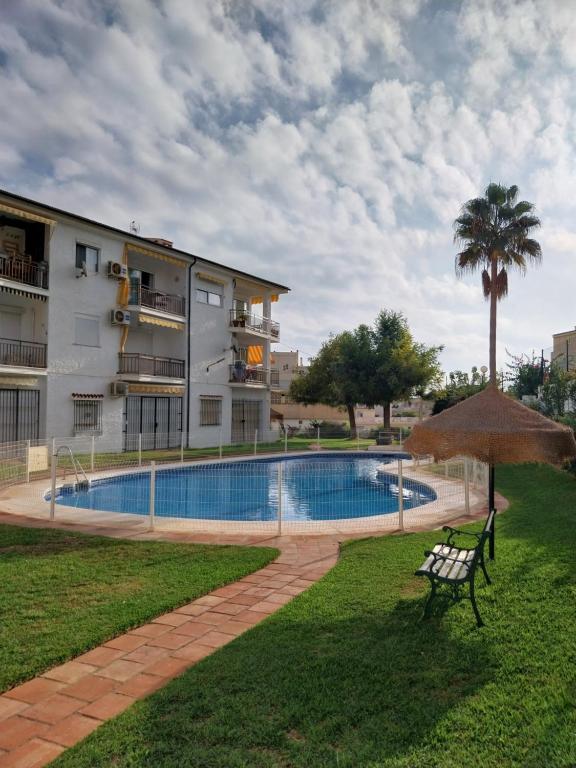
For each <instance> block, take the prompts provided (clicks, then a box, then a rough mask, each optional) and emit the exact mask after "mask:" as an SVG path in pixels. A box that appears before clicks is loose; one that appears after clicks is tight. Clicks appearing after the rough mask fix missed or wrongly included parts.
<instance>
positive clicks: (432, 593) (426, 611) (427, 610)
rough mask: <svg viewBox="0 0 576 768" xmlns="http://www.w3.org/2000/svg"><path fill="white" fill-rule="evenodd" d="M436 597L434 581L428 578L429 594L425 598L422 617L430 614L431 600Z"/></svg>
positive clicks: (427, 616)
mask: <svg viewBox="0 0 576 768" xmlns="http://www.w3.org/2000/svg"><path fill="white" fill-rule="evenodd" d="M435 597H436V582H435V581H433V580H432V579H430V594H429V595H428V600H426V605H425V606H424V618H426V619H427V618H429V616H430V606H431V605H432V601H433V600H434V598H435Z"/></svg>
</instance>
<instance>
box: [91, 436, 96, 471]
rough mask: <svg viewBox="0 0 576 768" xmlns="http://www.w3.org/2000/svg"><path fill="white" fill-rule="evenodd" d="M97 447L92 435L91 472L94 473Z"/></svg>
mask: <svg viewBox="0 0 576 768" xmlns="http://www.w3.org/2000/svg"><path fill="white" fill-rule="evenodd" d="M95 447H96V438H95V436H94V435H92V445H91V447H90V472H94V452H95Z"/></svg>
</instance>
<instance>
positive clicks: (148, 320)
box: [138, 315, 184, 331]
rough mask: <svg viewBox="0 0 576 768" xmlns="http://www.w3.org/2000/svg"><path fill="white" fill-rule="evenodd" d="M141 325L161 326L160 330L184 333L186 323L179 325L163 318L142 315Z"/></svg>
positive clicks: (140, 318)
mask: <svg viewBox="0 0 576 768" xmlns="http://www.w3.org/2000/svg"><path fill="white" fill-rule="evenodd" d="M138 322H139V323H143V324H144V325H159V326H160V328H173V329H174V330H175V331H183V330H184V323H177V322H176V321H174V320H164V318H163V317H154V316H153V315H140V317H139V318H138Z"/></svg>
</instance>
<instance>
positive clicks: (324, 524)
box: [0, 451, 484, 539]
mask: <svg viewBox="0 0 576 768" xmlns="http://www.w3.org/2000/svg"><path fill="white" fill-rule="evenodd" d="M382 453H388V452H387V451H382ZM327 454H330V452H329V451H322V452H318V453H311V452H310V451H307V452H302V453H299V454H294V453H293V454H289V456H293V457H300V456H302V457H307V458H309V457H310V456H323V455H324V456H326V455H327ZM338 455H344V454H343V453H341V452H339V453H338ZM351 455H354V456H358V455H360V456H362V457H364V458H372V459H373V458H376V457H375V456H374V455H370V454H369V453H368V452H361V453H353V454H351ZM262 458H265V459H282V458H286V455H285V454H269V455H267V456H265V457H262V456H257V457H243V458H242V459H241V460H242V461H246V462H249V461H254V460H256V461H258V460H260V459H262ZM237 461H238V458H237V457H236V458H225V459H222V463H235V462H237ZM215 463H220V462H215V461H214V460H213V459H212V460H207V461H194V462H185V463H184V464H182V463H170V464H159V465H158V466H157V470H158V471H164V470H170V469H181V468H182V467H188V466H200V467H202V466H214V464H215ZM402 466H403V476H404V478H405V479H409V480H414V481H417V482H420V483H424V484H425V485H427V486H429V487H430V488H432V489H433V490H434V492H435V493H436V495H437V498H436V499H435V500H434V501H432V502H429V503H427V504H422V505H420V506H417V507H413V508H412V509H405V510H404V511H403V514H402V515H401V514H400V513H399V512H392V513H388V514H383V515H371V516H366V517H354V518H348V519H338V520H282V521H277V520H275V521H240V520H204V519H199V518H178V517H165V516H155V517H154V519H153V521H151V520H150V518H149V517H148V516H146V515H135V514H129V513H124V512H122V513H119V512H111V511H102V510H90V509H81V508H78V507H68V506H66V505H63V504H59V503H57V504H56V505H55V519H56V520H59V521H62V522H64V523H73V524H80V525H88V526H102V527H105V528H110V527H116V526H118V527H119V528H122V529H124V530H132V529H136V530H139V531H149V530H150V529H151V527H153V529H154V530H158V531H166V532H169V531H173V532H182V533H189V532H190V533H207V534H217V535H219V536H230V537H233V538H236V539H238V538H239V539H242V538H243V537H245V536H247V535H248V536H278V535H296V536H297V535H300V536H310V535H313V536H319V535H324V536H340V535H348V534H352V535H357V534H364V535H367V532H372V533H375V534H376V535H378V534H382V533H391V532H393V531H399V530H406V531H413V530H420V529H422V528H424V529H426V528H430V527H436V526H438V525H440V524H442V523H446V522H449V521H450V520H453V519H455V518H457V517H459V516H460V515H461V514H462V510H463V507H464V484H463V482H462V481H461V480H458V479H451V478H449V477H448V478H447V477H445V476H439V475H437V474H434V473H431V472H430V471H429V465H422V464H420V465H419V464H417V463H415V462H414V461H412V460H408V459H405V460H403V462H402ZM427 467H428V469H427ZM381 471H382V472H383V473H384V474H391V475H396V473H397V465H396V463H392V464H383V465H382V468H381ZM149 472H150V467H149V466H143V467H138V466H134V467H122V468H118V469H112V470H105V471H98V472H89V473H87V476H88V478H89V479H90V480H99V479H105V478H112V477H118V476H121V475H125V474H138V473H144V474H147V473H149ZM60 483H61V481H60ZM58 485H59V484H58V483H57V487H58ZM49 491H50V483H49V481H47V480H45V479H44V480H35V481H32V482H30V483H28V484H19V485H13V486H9V487H7V488H4V489H3V490H2V491H1V492H0V508H1V509H2V511H3V512H6V513H9V514H15V515H25V516H26V517H33V518H37V519H40V520H43V521H45V522H50V503H49V502H48V501H46V500H45V498H46V495H47V494H48V493H49ZM483 499H484V493H483V491H480V490H479V489H477V488H475V487H473V486H472V485H470V488H469V504H470V508H473V507H475V506H477V505H478V504H479V503H482V501H483ZM151 523H152V525H151Z"/></svg>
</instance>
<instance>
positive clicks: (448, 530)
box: [442, 525, 482, 545]
mask: <svg viewBox="0 0 576 768" xmlns="http://www.w3.org/2000/svg"><path fill="white" fill-rule="evenodd" d="M442 530H443V531H444V532H445V533H448V541H447V542H446V543H447V544H450V545H452V539H453V537H454V536H472V537H474V538H475V539H476V541H480V537H481V536H482V534H481V533H474V532H473V531H461V530H460V529H459V528H451V527H450V526H449V525H443V526H442Z"/></svg>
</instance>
